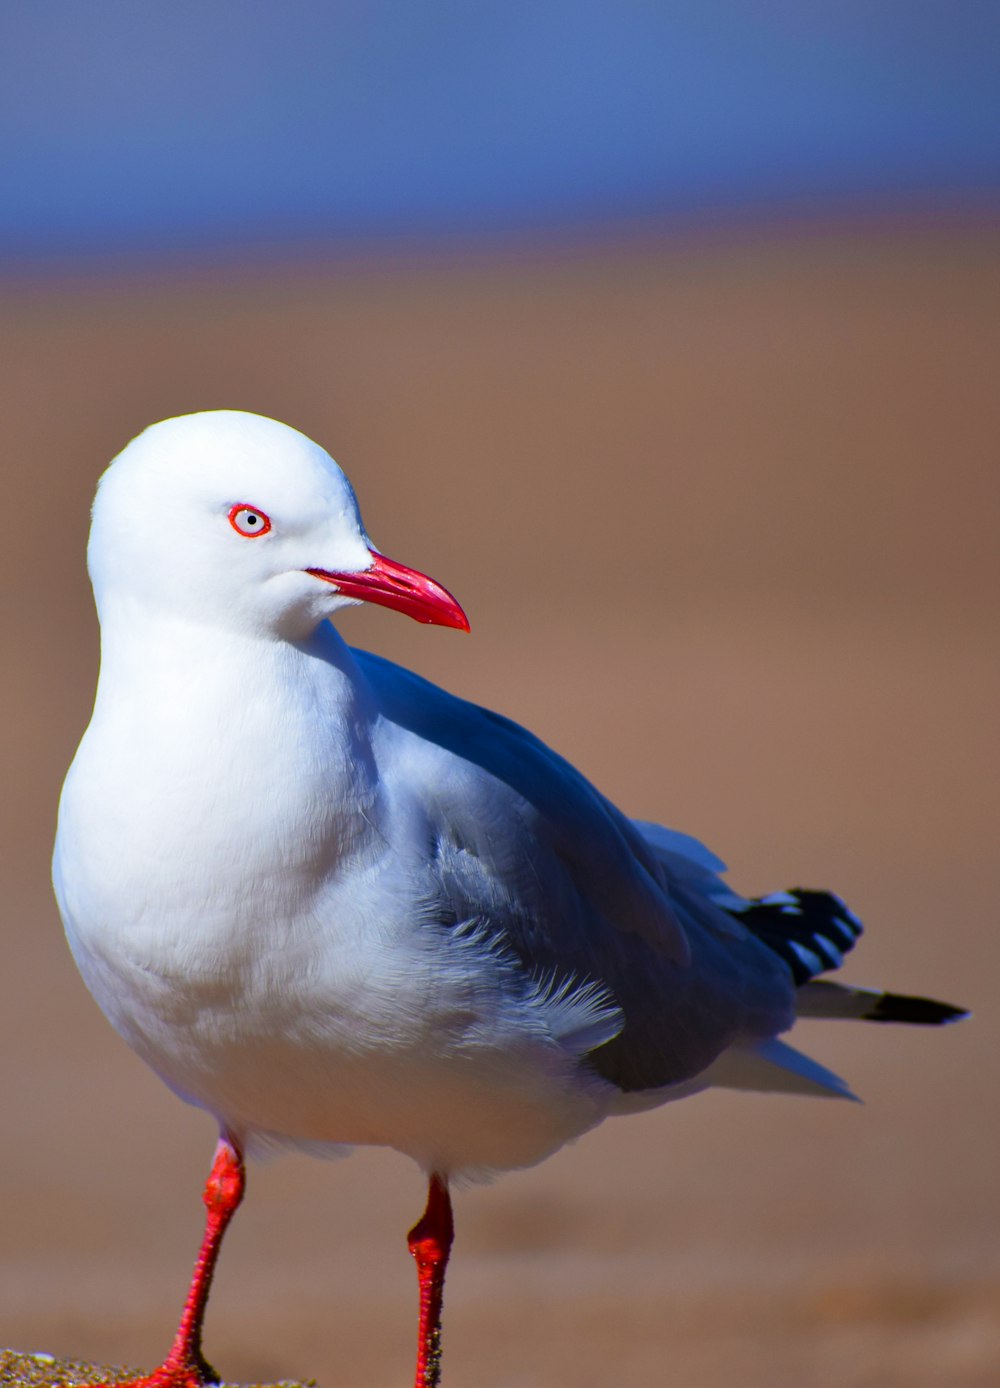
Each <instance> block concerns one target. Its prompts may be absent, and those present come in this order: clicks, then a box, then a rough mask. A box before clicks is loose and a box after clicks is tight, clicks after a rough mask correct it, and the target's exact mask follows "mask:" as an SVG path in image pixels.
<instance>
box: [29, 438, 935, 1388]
mask: <svg viewBox="0 0 1000 1388" xmlns="http://www.w3.org/2000/svg"><path fill="white" fill-rule="evenodd" d="M89 567H90V574H91V578H92V581H93V585H94V592H95V597H96V602H97V608H98V614H99V617H100V622H101V674H100V681H99V684H98V688H97V697H96V703H95V707H94V713H93V718H92V720H91V723H90V726H89V728H88V729H87V732H86V734H85V736H84V738H83V741H82V742H81V744H80V748H79V750H78V752H77V754H76V758H75V760H74V762H73V765H72V767H71V768H70V771H69V774H68V776H67V778H66V784H65V787H64V790H63V795H62V800H61V804H60V813H59V828H58V835H57V841H56V849H55V861H54V880H55V889H56V894H57V897H58V901H59V907H60V910H61V913H62V917H63V921H64V923H65V927H66V932H67V936H68V938H69V943H70V946H71V948H72V951H73V954H74V956H75V958H76V961H77V964H78V965H79V968H80V971H81V973H82V974H83V977H84V979H85V981H86V983H87V985H88V987H89V988H90V990H91V992H92V993H93V995H94V997H95V998H96V1000H97V1002H98V1003H99V1004H100V1006H101V1007H102V1009H103V1010H104V1012H105V1014H106V1015H107V1017H108V1018H109V1019H110V1021H111V1023H112V1025H113V1026H114V1027H115V1028H116V1029H117V1030H118V1031H119V1032H120V1033H121V1035H122V1036H123V1037H124V1039H125V1040H126V1041H127V1042H128V1043H129V1045H130V1046H132V1047H133V1049H134V1050H135V1051H136V1052H137V1053H138V1054H139V1055H140V1056H141V1057H142V1058H143V1059H144V1060H145V1061H146V1062H147V1063H148V1064H149V1065H150V1066H151V1067H152V1068H153V1070H155V1071H156V1073H157V1074H158V1075H159V1076H160V1077H161V1078H162V1079H163V1080H164V1081H165V1082H166V1083H167V1084H168V1085H169V1086H170V1088H171V1089H173V1090H174V1091H175V1093H177V1094H178V1095H179V1096H180V1097H181V1098H183V1099H185V1100H187V1101H188V1102H189V1103H192V1104H195V1105H198V1106H199V1107H201V1108H203V1109H205V1110H207V1111H208V1112H209V1113H211V1114H212V1115H214V1117H215V1118H216V1120H217V1121H218V1124H219V1129H220V1141H219V1146H218V1149H217V1153H216V1158H215V1163H214V1165H213V1169H212V1174H211V1176H210V1177H209V1182H208V1185H207V1186H206V1192H205V1201H206V1204H207V1205H208V1209H209V1215H208V1226H207V1230H206V1235H205V1241H204V1243H203V1246H202V1249H201V1253H200V1255H199V1259H198V1264H197V1266H196V1269H195V1276H194V1280H193V1283H192V1286H191V1290H190V1292H189V1295H188V1300H187V1302H186V1304H185V1309H184V1315H183V1317H182V1321H181V1325H180V1328H179V1330H178V1332H177V1337H176V1339H175V1341H174V1344H173V1348H172V1349H171V1351H170V1354H169V1355H168V1357H167V1359H166V1361H165V1362H164V1364H163V1365H161V1367H160V1368H159V1369H157V1370H156V1371H155V1372H154V1373H153V1374H152V1375H149V1376H147V1377H145V1378H142V1379H139V1380H136V1383H137V1384H142V1385H147V1388H195V1385H201V1384H204V1383H209V1382H214V1381H216V1377H215V1374H214V1372H213V1371H212V1370H211V1368H210V1367H209V1365H208V1364H207V1363H206V1361H205V1360H204V1358H203V1356H202V1353H201V1321H202V1314H203V1311H204V1307H205V1302H206V1299H207V1295H208V1287H209V1283H210V1280H211V1274H212V1268H213V1267H214V1263H215V1259H216V1256H217V1254H218V1249H219V1243H220V1241H221V1238H222V1233H223V1231H224V1229H225V1226H226V1224H227V1222H228V1220H229V1218H230V1217H231V1215H232V1213H233V1211H234V1210H235V1208H236V1206H237V1205H238V1203H239V1201H240V1199H241V1197H242V1193H243V1183H244V1173H243V1155H244V1153H247V1152H249V1153H252V1152H253V1151H254V1149H256V1148H264V1147H271V1146H274V1145H275V1144H286V1145H289V1146H292V1147H302V1148H305V1149H308V1150H317V1149H319V1150H322V1149H323V1148H326V1147H329V1148H333V1147H339V1146H343V1145H353V1144H375V1145H383V1146H388V1147H393V1148H395V1149H397V1150H398V1151H400V1152H403V1153H406V1154H407V1155H408V1156H410V1157H412V1158H413V1159H414V1161H416V1162H418V1163H419V1165H420V1166H421V1167H422V1168H423V1170H424V1171H425V1172H426V1173H427V1175H428V1177H429V1198H428V1206H427V1210H426V1212H425V1214H424V1217H423V1219H422V1220H421V1221H420V1222H419V1223H418V1225H417V1226H416V1227H415V1228H414V1229H413V1230H412V1231H411V1233H410V1236H409V1238H410V1247H411V1251H412V1252H413V1254H414V1256H415V1258H416V1260H417V1264H418V1273H419V1280H420V1300H421V1306H420V1325H419V1334H418V1361H417V1371H416V1384H417V1388H433V1385H435V1384H437V1383H438V1381H439V1375H440V1310H441V1296H442V1288H443V1281H444V1269H445V1264H446V1262H447V1257H448V1251H449V1248H450V1245H451V1238H452V1219H451V1206H450V1201H449V1196H448V1183H449V1181H450V1180H451V1179H453V1178H455V1177H462V1178H470V1177H471V1178H476V1177H482V1176H486V1175H490V1174H493V1173H496V1172H500V1171H505V1170H508V1169H510V1168H514V1167H525V1166H530V1165H532V1164H533V1163H535V1162H538V1161H541V1160H542V1159H543V1158H544V1157H547V1156H548V1155H549V1154H550V1153H552V1152H555V1151H556V1150H557V1149H558V1148H559V1147H561V1146H562V1145H563V1144H564V1143H565V1142H567V1141H569V1140H571V1139H573V1138H575V1137H578V1136H579V1135H580V1134H581V1133H584V1132H586V1131H587V1130H588V1129H589V1128H592V1127H594V1126H595V1124H597V1123H600V1122H601V1121H602V1119H604V1118H606V1117H608V1116H609V1115H612V1114H620V1113H628V1112H633V1111H636V1110H638V1109H645V1108H648V1107H651V1106H653V1105H658V1104H662V1103H664V1102H666V1101H667V1100H670V1099H675V1098H679V1097H682V1096H684V1095H688V1094H692V1093H694V1092H696V1091H698V1090H702V1089H704V1088H706V1087H708V1086H710V1085H722V1086H731V1087H740V1088H753V1089H761V1090H792V1091H798V1092H807V1093H833V1094H847V1093H848V1092H849V1091H848V1090H847V1089H846V1086H845V1085H844V1084H843V1082H842V1081H841V1080H839V1079H838V1078H836V1077H835V1076H834V1075H832V1074H830V1073H829V1072H828V1071H826V1070H824V1069H823V1068H822V1067H820V1066H818V1065H817V1064H815V1063H814V1062H813V1061H811V1060H809V1059H807V1058H806V1057H804V1056H802V1055H801V1054H799V1053H798V1052H797V1051H794V1050H792V1049H791V1048H790V1047H789V1046H787V1045H786V1044H785V1043H784V1042H782V1041H780V1040H779V1039H778V1037H779V1035H780V1034H781V1033H783V1032H785V1031H787V1030H788V1028H790V1027H791V1026H792V1024H793V1023H794V1022H795V1020H796V1017H797V1016H801V1015H812V1016H847V1017H866V1018H870V1019H873V1020H878V1021H887V1020H905V1021H917V1022H940V1021H945V1020H949V1019H951V1018H953V1017H956V1016H958V1015H961V1013H960V1011H959V1009H956V1008H952V1007H949V1006H948V1005H946V1004H938V1003H933V1002H930V1001H927V1000H923V999H906V998H900V997H898V996H896V995H892V994H884V993H879V992H871V991H868V990H860V989H855V988H841V987H839V986H838V985H836V984H832V983H829V982H819V983H814V982H811V981H810V980H811V979H812V977H813V976H814V975H815V974H820V973H822V972H824V971H826V970H828V969H831V968H835V967H836V966H837V965H839V964H840V962H841V959H842V956H843V954H844V952H845V951H846V950H848V949H850V947H851V946H852V945H853V944H854V942H855V939H856V938H857V936H858V935H859V933H860V930H861V926H860V923H859V922H858V921H857V919H856V918H855V917H854V916H853V915H852V914H851V913H850V912H849V911H848V910H847V908H846V907H845V906H844V905H843V904H842V903H841V902H840V901H839V900H838V899H837V898H836V897H833V896H830V895H827V894H825V893H810V892H803V891H794V892H789V893H779V894H777V895H775V896H773V897H768V898H763V899H762V900H757V901H753V900H747V899H746V898H743V897H740V896H738V895H736V894H735V893H734V892H733V891H732V890H731V889H730V888H728V887H727V886H726V885H725V884H724V883H723V882H722V880H721V879H720V876H719V874H720V872H722V871H723V870H724V869H723V864H722V863H720V862H719V860H718V859H717V858H715V857H714V856H713V855H712V854H711V853H709V852H708V850H707V849H705V848H704V847H702V845H701V844H699V843H698V842H696V841H695V840H693V839H691V838H689V837H687V836H686V835H684V834H680V833H677V832H674V831H670V830H667V829H663V828H660V827H658V826H656V825H651V824H645V823H640V822H636V821H633V820H630V819H629V818H627V817H626V816H625V815H624V814H623V813H621V812H620V811H619V810H618V809H616V808H615V807H614V806H613V805H612V804H611V803H610V802H609V801H608V800H606V799H605V798H604V797H603V796H602V795H601V794H600V793H599V792H598V791H597V790H595V789H594V787H593V786H591V785H590V784H589V782H588V781H587V780H585V779H584V777H583V776H582V775H581V774H580V773H579V772H578V771H576V770H574V769H573V767H571V766H570V765H569V764H568V763H567V762H565V761H563V760H562V759H560V758H559V757H558V756H556V754H555V753H553V752H551V751H550V750H549V749H548V748H547V747H546V746H544V745H543V743H541V742H540V741H538V739H536V738H534V737H533V736H532V735H531V734H530V733H528V732H525V731H524V730H523V729H522V728H520V727H518V726H517V725H516V724H514V723H511V722H508V721H507V720H506V719H503V718H500V717H498V716H497V715H496V714H494V713H489V712H487V711H485V710H483V709H480V708H477V707H474V706H473V705H471V704H468V703H464V702H463V701H461V700H460V699H457V698H454V697H452V696H451V695H449V694H447V693H445V692H443V691H442V690H440V689H438V688H435V687H434V686H433V685H431V684H428V683H427V682H425V681H424V680H422V679H420V678H419V677H418V676H416V675H414V674H411V673H409V672H408V671H406V670H403V669H400V668H399V667H397V666H395V665H392V664H390V663H389V662H388V661H386V660H382V659H379V658H377V657H375V656H372V655H368V654H364V653H362V652H360V651H353V650H351V649H350V648H349V647H348V646H346V645H345V643H344V642H343V641H342V640H341V638H340V637H339V636H338V635H337V633H336V631H335V630H334V629H333V627H332V626H331V625H330V623H329V622H328V621H327V620H326V619H327V618H331V617H334V616H335V615H336V613H337V612H338V611H339V610H340V609H341V608H343V607H345V606H346V605H348V604H352V603H356V602H358V601H368V602H375V603H382V604H384V605H386V606H388V607H393V608H396V609H397V610H399V611H401V612H404V613H407V614H408V615H410V616H411V617H414V618H416V619H417V620H419V621H424V622H436V623H440V624H443V625H445V626H452V627H457V628H463V629H466V630H467V629H468V624H467V622H466V619H465V616H464V614H463V612H462V609H461V608H460V607H459V605H458V603H457V602H456V601H455V600H454V598H452V597H451V596H450V595H449V594H448V593H447V592H446V591H445V590H444V589H443V588H442V587H440V586H439V585H438V584H436V583H435V582H433V581H432V580H431V579H429V578H426V577H425V576H424V575H422V574H420V573H417V572H415V571H414V570H411V569H408V568H405V567H404V566H403V565H401V564H398V563H395V562H394V561H392V560H389V559H387V558H385V557H384V556H383V555H381V554H380V553H379V552H378V551H377V550H376V549H375V547H374V546H373V544H372V543H371V541H370V540H369V538H368V535H367V533H366V532H365V529H364V526H363V525H362V522H361V517H360V514H359V511H358V506H357V502H356V500H355V497H354V492H353V491H352V489H351V486H350V483H349V482H348V480H347V478H346V477H345V476H344V474H343V473H342V472H341V470H340V468H339V467H338V466H337V464H336V463H335V462H334V461H333V460H332V459H331V458H330V457H329V455H328V454H327V453H326V452H324V451H323V450H322V449H321V448H320V447H319V446H318V445H316V444H314V443H312V442H311V441H310V440H308V439H307V438H305V437H304V436H303V435H302V434H300V433H298V432H296V431H295V430H293V429H290V428H288V427H287V426H285V425H283V424H279V423H276V422H275V421H273V420H269V419H264V418H261V417H259V416H256V415H251V414H243V413H238V412H231V411H218V412H211V413H205V414H196V415H189V416H186V417H183V418H179V419H171V420H167V421H165V422H163V423H160V424H156V425H154V426H153V427H152V428H150V429H147V430H146V432H145V433H143V434H142V435H140V436H139V438H137V439H135V440H133V442H132V443H130V444H129V445H128V447H127V448H126V449H125V450H124V451H123V452H122V453H121V454H120V455H119V456H118V458H117V459H115V461H114V462H113V463H112V465H111V466H110V468H109V469H108V470H107V472H106V473H105V475H104V477H103V478H102V479H101V482H100V485H99V488H98V492H97V497H96V500H95V503H94V510H93V526H92V530H91V539H90V548H89Z"/></svg>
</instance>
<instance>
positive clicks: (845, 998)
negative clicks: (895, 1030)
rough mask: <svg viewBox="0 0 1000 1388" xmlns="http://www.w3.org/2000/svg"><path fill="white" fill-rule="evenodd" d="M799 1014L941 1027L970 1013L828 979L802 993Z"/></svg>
mask: <svg viewBox="0 0 1000 1388" xmlns="http://www.w3.org/2000/svg"><path fill="white" fill-rule="evenodd" d="M796 1012H797V1013H798V1015H799V1016H800V1017H829V1018H836V1017H847V1018H851V1019H852V1020H855V1021H861V1022H908V1023H910V1024H911V1025H914V1026H921V1027H939V1026H943V1025H945V1023H947V1022H959V1021H961V1019H962V1018H963V1017H967V1016H968V1015H969V1014H968V1012H967V1010H966V1009H965V1008H964V1007H953V1006H952V1004H951V1003H950V1002H938V1001H937V1000H936V999H935V998H916V997H910V996H908V995H907V994H906V993H883V992H881V991H880V990H879V989H878V988H852V987H849V986H848V985H847V984H843V983H830V982H828V981H827V980H826V979H823V980H818V979H817V980H813V981H812V982H810V983H806V984H804V985H803V987H801V988H800V989H799V990H798V994H797V1005H796Z"/></svg>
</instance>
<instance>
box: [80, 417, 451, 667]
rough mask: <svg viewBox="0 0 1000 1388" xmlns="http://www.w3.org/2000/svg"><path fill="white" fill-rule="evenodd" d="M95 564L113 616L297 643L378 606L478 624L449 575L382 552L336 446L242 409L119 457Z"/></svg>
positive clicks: (151, 437) (101, 517)
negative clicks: (351, 612) (344, 614)
mask: <svg viewBox="0 0 1000 1388" xmlns="http://www.w3.org/2000/svg"><path fill="white" fill-rule="evenodd" d="M88 564H89V567H90V575H91V579H92V581H93V584H94V593H95V596H96V599H97V606H98V611H99V612H100V613H101V615H102V620H103V617H104V615H105V612H106V611H108V610H110V608H111V607H112V606H115V605H116V606H118V607H124V608H125V609H126V612H128V610H129V609H134V610H135V615H136V616H137V617H141V615H143V614H144V613H148V612H149V611H150V610H159V611H161V612H165V613H166V614H168V615H169V616H172V617H176V618H179V619H181V620H189V621H190V620H194V621H199V622H206V623H211V624H215V625H219V624H221V625H223V626H225V627H228V628H230V629H241V630H244V631H247V632H248V633H255V634H261V635H272V636H277V637H283V638H286V639H292V640H297V639H301V638H304V637H305V636H306V635H308V633H309V632H310V631H312V630H314V629H315V627H316V626H317V625H318V624H319V622H321V621H322V620H323V619H324V618H326V617H331V616H333V614H334V613H335V612H336V611H337V609H338V608H340V607H343V606H344V605H346V604H348V603H355V602H359V601H368V602H376V603H381V604H382V605H384V606H386V607H393V608H395V609H396V610H397V611H400V612H404V613H406V615H407V616H410V617H413V618H414V619H415V620H417V621H421V622H432V623H436V624H438V625H440V626H451V627H458V628H459V629H461V630H464V631H467V630H468V626H469V624H468V621H467V619H466V617H465V614H464V612H463V611H462V609H461V607H460V606H459V605H458V603H457V602H456V601H455V599H454V598H453V597H452V596H451V594H450V593H448V592H447V591H446V590H445V589H444V588H442V587H441V586H440V584H438V583H435V582H434V580H433V579H430V578H428V577H427V576H426V575H425V574H422V573H419V572H418V571H417V570H414V569H409V568H407V567H406V566H405V565H403V564H399V563H396V561H394V560H391V559H387V558H386V557H385V556H384V555H382V554H379V552H378V551H377V550H376V549H375V548H374V546H373V545H372V543H371V541H370V540H369V538H368V535H367V533H366V532H365V528H364V525H363V524H362V521H361V515H360V512H359V510H358V503H357V500H356V499H355V496H354V491H353V488H352V487H351V484H350V482H349V481H348V480H347V478H346V477H345V476H344V474H343V472H342V471H341V470H340V468H339V467H338V466H337V464H336V463H335V462H334V461H333V459H332V458H331V457H330V455H329V454H328V453H326V452H325V451H324V450H323V449H322V448H320V447H319V445H318V444H315V443H313V442H312V441H311V440H310V439H307V438H306V437H305V435H304V434H300V433H299V432H298V431H297V430H295V429H291V428H289V427H288V425H286V424H279V423H278V422H277V421H276V420H273V419H265V418H263V417H262V416H260V415H254V414H245V413H243V412H241V411H237V410H213V411H209V412H206V413H203V414H191V415H182V416H180V417H179V418H177V419H167V420H164V421H163V422H162V423H160V424H154V425H152V426H151V427H150V428H149V429H147V430H146V431H145V432H144V433H142V434H140V435H139V436H138V438H136V439H133V440H132V442H131V443H130V444H129V445H128V446H127V447H126V448H125V449H123V450H122V452H121V453H119V455H118V457H117V458H115V460H114V462H112V464H111V466H110V467H109V468H108V470H107V472H105V474H104V476H103V477H102V478H101V482H100V485H99V487H98V490H97V496H96V498H95V501H94V511H93V523H92V526H91V532H90V547H89V550H88Z"/></svg>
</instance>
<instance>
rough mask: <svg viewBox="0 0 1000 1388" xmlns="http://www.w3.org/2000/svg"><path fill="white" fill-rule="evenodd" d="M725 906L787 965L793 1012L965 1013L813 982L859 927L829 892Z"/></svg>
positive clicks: (944, 1016) (796, 891)
mask: <svg viewBox="0 0 1000 1388" xmlns="http://www.w3.org/2000/svg"><path fill="white" fill-rule="evenodd" d="M729 910H730V913H731V914H732V915H734V916H736V917H737V919H738V920H740V921H741V922H742V923H743V924H744V925H745V926H746V927H747V929H748V930H751V931H752V932H753V934H754V935H756V936H757V939H758V940H760V942H761V944H765V945H767V947H768V949H772V950H773V951H774V952H775V954H777V955H779V956H780V957H781V958H782V959H783V960H784V961H785V963H786V964H787V965H788V967H789V968H790V969H791V971H792V977H793V978H794V979H795V982H796V983H797V984H798V985H799V987H798V999H797V1004H796V1012H797V1014H798V1016H800V1017H847V1018H852V1019H854V1020H857V1021H865V1022H909V1023H911V1024H915V1025H917V1026H941V1025H942V1024H943V1023H945V1022H956V1021H958V1020H959V1019H960V1018H962V1017H965V1016H968V1013H967V1012H966V1011H965V1009H964V1008H961V1007H953V1006H952V1004H951V1003H947V1002H937V1001H935V999H933V998H915V997H908V996H907V995H906V994H904V993H884V992H882V991H881V990H880V989H871V988H852V987H848V986H846V985H844V984H840V983H830V982H829V981H827V980H826V979H823V980H822V981H820V980H818V979H817V978H816V975H817V974H822V973H826V972H827V970H829V969H837V968H839V967H840V965H841V964H842V963H843V960H844V955H845V954H846V953H847V952H848V950H850V949H852V948H853V947H854V945H855V944H856V942H857V941H858V939H860V937H861V932H862V930H863V929H864V927H863V926H862V924H861V922H860V921H859V920H858V918H857V916H856V915H855V914H854V912H853V911H851V910H850V909H849V908H848V907H847V906H845V904H844V903H843V902H842V901H841V899H840V897H839V896H834V895H833V893H832V892H813V891H807V890H806V889H805V888H802V887H795V888H793V889H792V890H791V891H787V892H775V893H774V894H773V895H771V896H762V897H756V898H754V899H752V900H750V901H748V902H747V903H746V905H745V906H741V907H739V908H737V909H733V908H732V907H730V908H729Z"/></svg>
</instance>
